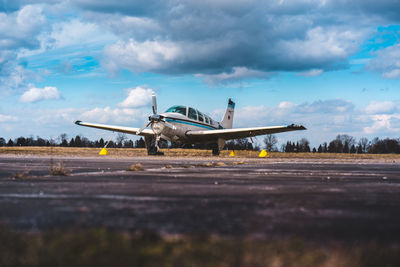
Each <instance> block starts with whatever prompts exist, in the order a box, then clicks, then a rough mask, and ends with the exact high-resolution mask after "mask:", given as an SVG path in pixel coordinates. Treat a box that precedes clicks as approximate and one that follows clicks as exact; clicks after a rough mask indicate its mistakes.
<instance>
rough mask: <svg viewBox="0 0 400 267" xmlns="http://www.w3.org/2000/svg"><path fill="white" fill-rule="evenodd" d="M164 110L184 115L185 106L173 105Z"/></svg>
mask: <svg viewBox="0 0 400 267" xmlns="http://www.w3.org/2000/svg"><path fill="white" fill-rule="evenodd" d="M165 112H166V113H167V112H173V113H180V114H182V115H185V116H186V107H185V106H173V107H170V108H169V109H167V110H166V111H165Z"/></svg>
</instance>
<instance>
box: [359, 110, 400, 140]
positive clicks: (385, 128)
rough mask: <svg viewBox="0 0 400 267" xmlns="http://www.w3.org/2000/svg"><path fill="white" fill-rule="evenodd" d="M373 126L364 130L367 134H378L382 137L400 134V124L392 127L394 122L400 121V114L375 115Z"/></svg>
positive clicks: (372, 117) (372, 118)
mask: <svg viewBox="0 0 400 267" xmlns="http://www.w3.org/2000/svg"><path fill="white" fill-rule="evenodd" d="M371 120H372V123H371V124H372V125H370V126H367V127H365V128H364V132H365V133H366V134H378V135H380V136H382V133H385V134H384V135H386V136H388V135H389V134H393V133H394V134H399V133H400V124H398V123H397V125H396V126H395V125H392V123H393V121H396V120H397V121H399V120H400V114H391V115H388V114H382V115H373V116H371Z"/></svg>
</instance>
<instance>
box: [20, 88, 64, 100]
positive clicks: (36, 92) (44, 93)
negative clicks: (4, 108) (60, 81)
mask: <svg viewBox="0 0 400 267" xmlns="http://www.w3.org/2000/svg"><path fill="white" fill-rule="evenodd" d="M60 98H61V93H60V91H58V89H57V88H56V87H52V86H46V87H44V88H35V87H32V88H31V89H29V90H28V91H26V92H25V93H23V94H22V96H21V97H20V99H19V100H20V101H21V102H24V103H33V102H37V101H41V100H51V99H55V100H58V99H60Z"/></svg>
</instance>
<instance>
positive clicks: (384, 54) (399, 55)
mask: <svg viewBox="0 0 400 267" xmlns="http://www.w3.org/2000/svg"><path fill="white" fill-rule="evenodd" d="M366 68H367V69H369V70H373V71H377V72H380V73H381V74H382V77H384V78H387V79H398V78H400V43H397V44H395V45H393V46H389V47H386V48H384V49H381V50H379V51H378V52H376V57H375V58H373V59H371V60H370V61H369V62H368V63H367V65H366Z"/></svg>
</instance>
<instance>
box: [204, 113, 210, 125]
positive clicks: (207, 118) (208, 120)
mask: <svg viewBox="0 0 400 267" xmlns="http://www.w3.org/2000/svg"><path fill="white" fill-rule="evenodd" d="M204 117H205V118H206V123H208V124H210V118H209V117H208V116H206V115H205V116H204Z"/></svg>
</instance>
